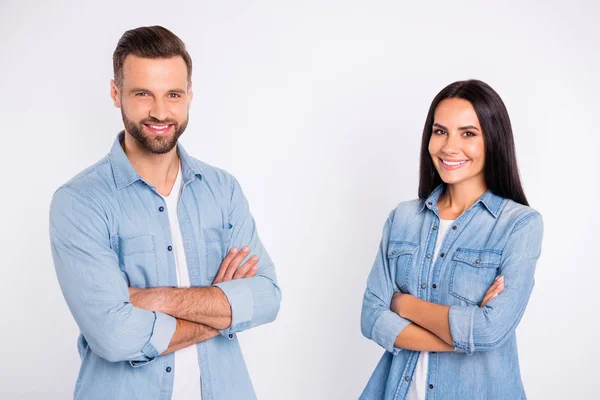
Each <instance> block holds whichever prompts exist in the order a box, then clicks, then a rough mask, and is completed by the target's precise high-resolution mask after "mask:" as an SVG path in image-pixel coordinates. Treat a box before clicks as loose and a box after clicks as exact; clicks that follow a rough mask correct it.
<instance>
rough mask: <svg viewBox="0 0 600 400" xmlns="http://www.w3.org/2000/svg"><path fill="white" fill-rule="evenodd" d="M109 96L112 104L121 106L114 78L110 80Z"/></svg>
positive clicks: (119, 94)
mask: <svg viewBox="0 0 600 400" xmlns="http://www.w3.org/2000/svg"><path fill="white" fill-rule="evenodd" d="M110 98H111V99H112V101H113V104H114V106H115V107H117V108H121V91H120V90H119V87H118V86H117V84H116V83H115V81H114V79H111V80H110Z"/></svg>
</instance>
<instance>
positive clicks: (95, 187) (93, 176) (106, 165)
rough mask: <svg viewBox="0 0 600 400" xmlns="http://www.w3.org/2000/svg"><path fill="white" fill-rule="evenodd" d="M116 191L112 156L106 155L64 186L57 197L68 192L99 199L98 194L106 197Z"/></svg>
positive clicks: (57, 191)
mask: <svg viewBox="0 0 600 400" xmlns="http://www.w3.org/2000/svg"><path fill="white" fill-rule="evenodd" d="M114 189H115V181H114V176H113V170H112V167H111V163H110V156H109V155H106V156H104V157H103V158H102V159H101V160H99V161H97V162H96V163H94V164H93V165H91V166H89V167H87V168H86V169H84V170H83V171H81V172H79V173H78V174H77V175H75V176H74V177H72V178H71V179H69V181H67V182H66V183H64V184H62V185H61V186H60V187H59V188H58V189H57V190H56V192H55V195H56V193H59V192H64V191H68V192H72V193H76V194H78V195H79V196H82V197H87V198H94V197H97V194H98V193H103V194H104V196H106V195H107V194H109V193H112V191H113V190H114ZM104 196H103V197H104Z"/></svg>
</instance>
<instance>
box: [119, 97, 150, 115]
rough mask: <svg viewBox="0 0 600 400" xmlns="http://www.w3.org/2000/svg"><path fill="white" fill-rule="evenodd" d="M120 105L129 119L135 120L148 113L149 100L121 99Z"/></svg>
mask: <svg viewBox="0 0 600 400" xmlns="http://www.w3.org/2000/svg"><path fill="white" fill-rule="evenodd" d="M121 107H122V109H123V112H124V113H125V115H126V116H127V117H128V118H129V119H132V120H137V119H141V118H144V117H146V116H147V115H148V112H149V110H150V102H148V101H144V100H137V99H123V100H122V102H121Z"/></svg>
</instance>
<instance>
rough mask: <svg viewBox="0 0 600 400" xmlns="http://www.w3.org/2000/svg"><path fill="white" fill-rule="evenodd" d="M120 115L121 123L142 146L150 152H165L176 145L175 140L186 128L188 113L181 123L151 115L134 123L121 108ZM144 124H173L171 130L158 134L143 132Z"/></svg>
mask: <svg viewBox="0 0 600 400" xmlns="http://www.w3.org/2000/svg"><path fill="white" fill-rule="evenodd" d="M121 116H122V117H123V125H125V130H126V131H127V132H128V133H129V134H130V135H131V136H133V138H134V139H135V140H136V141H137V142H138V143H139V144H141V145H142V147H143V148H144V149H146V150H148V151H149V152H150V153H152V154H165V153H168V152H169V151H171V150H172V149H173V147H175V145H177V140H178V139H179V137H180V136H181V135H183V132H185V128H187V124H188V119H189V114H188V116H187V117H186V119H185V121H183V122H182V123H181V124H180V123H178V122H177V121H174V120H172V119H169V118H167V119H164V120H162V121H161V120H158V119H156V118H153V117H149V118H145V119H143V120H141V121H140V122H139V123H137V124H136V123H135V122H133V121H132V120H130V119H129V118H127V117H126V116H125V113H124V112H123V108H121ZM144 124H170V125H173V127H172V128H170V129H172V130H173V132H172V133H170V134H168V135H165V136H158V135H152V134H145V133H144Z"/></svg>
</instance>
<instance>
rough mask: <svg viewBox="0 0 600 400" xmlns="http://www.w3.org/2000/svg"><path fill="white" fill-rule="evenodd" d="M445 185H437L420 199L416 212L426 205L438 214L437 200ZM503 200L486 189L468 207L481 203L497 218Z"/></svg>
mask: <svg viewBox="0 0 600 400" xmlns="http://www.w3.org/2000/svg"><path fill="white" fill-rule="evenodd" d="M445 187H446V185H445V184H444V183H442V184H440V185H438V186H437V187H436V188H435V189H434V190H433V192H431V194H430V195H429V197H427V198H426V199H425V200H422V201H421V205H420V206H419V209H418V212H422V211H423V210H424V209H425V207H427V208H429V209H430V210H431V211H433V212H434V213H436V214H438V210H437V202H438V200H439V198H440V196H441V195H442V193H444V189H445ZM503 201H504V198H502V197H500V196H498V195H495V194H494V193H492V191H491V190H489V189H488V190H487V191H486V192H485V193H484V194H482V195H481V197H479V199H477V201H476V202H475V204H473V205H472V206H471V207H469V209H470V208H473V207H475V206H476V205H477V204H479V203H481V204H483V206H484V207H485V208H486V210H488V211H489V213H490V214H492V215H493V216H494V218H497V217H498V213H499V212H500V208H501V207H502V203H503Z"/></svg>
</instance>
